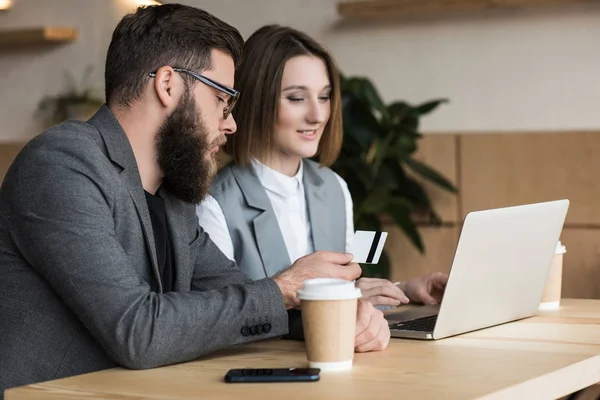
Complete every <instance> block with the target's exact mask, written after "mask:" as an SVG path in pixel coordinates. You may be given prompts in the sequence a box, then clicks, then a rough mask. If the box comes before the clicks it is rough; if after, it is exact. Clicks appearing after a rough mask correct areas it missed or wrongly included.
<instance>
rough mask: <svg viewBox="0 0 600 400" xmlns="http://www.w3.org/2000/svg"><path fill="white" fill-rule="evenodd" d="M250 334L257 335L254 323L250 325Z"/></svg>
mask: <svg viewBox="0 0 600 400" xmlns="http://www.w3.org/2000/svg"><path fill="white" fill-rule="evenodd" d="M250 334H251V335H252V336H254V335H256V325H252V326H251V327H250Z"/></svg>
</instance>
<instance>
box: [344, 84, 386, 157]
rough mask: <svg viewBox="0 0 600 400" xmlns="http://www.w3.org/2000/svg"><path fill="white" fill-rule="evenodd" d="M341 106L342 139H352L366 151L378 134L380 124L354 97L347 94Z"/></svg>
mask: <svg viewBox="0 0 600 400" xmlns="http://www.w3.org/2000/svg"><path fill="white" fill-rule="evenodd" d="M343 103H344V104H343V106H342V113H343V125H344V140H347V139H350V140H354V141H355V142H356V143H357V144H358V145H359V146H360V148H361V149H362V151H366V150H367V149H368V148H369V146H370V145H371V141H372V140H373V139H374V138H375V137H378V136H379V133H380V131H381V126H380V125H379V122H377V120H376V119H375V117H374V116H373V114H372V113H371V112H370V111H369V109H368V108H367V107H365V105H364V104H363V103H362V102H361V101H360V100H359V99H358V98H356V97H354V96H347V97H346V98H344V102H343Z"/></svg>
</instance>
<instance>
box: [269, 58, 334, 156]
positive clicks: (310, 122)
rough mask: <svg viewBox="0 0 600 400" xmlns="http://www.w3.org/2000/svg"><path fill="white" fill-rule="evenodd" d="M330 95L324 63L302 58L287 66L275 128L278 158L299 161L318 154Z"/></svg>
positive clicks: (327, 117) (316, 59) (289, 61)
mask: <svg viewBox="0 0 600 400" xmlns="http://www.w3.org/2000/svg"><path fill="white" fill-rule="evenodd" d="M330 93H331V82H330V81H329V74H328V73H327V67H326V66H325V63H324V62H323V60H321V59H320V58H318V57H313V56H304V55H303V56H297V57H294V58H291V59H289V60H288V61H287V62H286V64H285V67H284V70H283V76H282V79H281V97H280V99H279V117H278V119H277V122H276V125H275V143H276V149H277V153H278V154H276V157H277V158H280V159H300V158H308V157H312V156H314V155H315V154H316V152H317V149H318V147H319V141H320V140H321V136H322V135H323V130H324V129H325V126H326V125H327V121H329V115H330V113H331V106H330V99H329V97H330Z"/></svg>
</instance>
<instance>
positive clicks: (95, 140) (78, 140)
mask: <svg viewBox="0 0 600 400" xmlns="http://www.w3.org/2000/svg"><path fill="white" fill-rule="evenodd" d="M101 145H102V139H101V137H100V134H99V132H98V129H97V128H96V127H94V126H93V125H91V124H89V123H87V122H83V121H66V122H63V123H61V124H58V125H56V126H53V127H51V128H49V129H48V130H46V131H45V132H43V133H41V134H39V135H38V136H36V137H34V138H33V139H31V140H30V141H29V142H28V143H27V144H26V145H25V147H24V148H23V151H22V152H21V153H22V156H23V157H25V158H29V157H32V156H40V155H45V156H48V155H50V154H52V153H59V154H63V155H76V154H80V153H85V154H93V153H94V152H97V151H99V150H101Z"/></svg>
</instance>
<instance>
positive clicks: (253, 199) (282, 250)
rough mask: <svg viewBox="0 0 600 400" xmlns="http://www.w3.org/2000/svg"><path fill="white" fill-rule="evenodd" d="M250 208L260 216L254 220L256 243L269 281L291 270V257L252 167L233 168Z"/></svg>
mask: <svg viewBox="0 0 600 400" xmlns="http://www.w3.org/2000/svg"><path fill="white" fill-rule="evenodd" d="M231 169H232V171H231V172H232V173H233V175H234V176H235V179H236V181H237V183H238V185H239V186H240V189H241V190H242V193H243V194H244V198H245V200H246V203H247V204H248V206H249V207H252V208H255V209H256V210H257V211H258V215H257V216H256V217H255V218H254V219H253V221H252V225H253V228H254V240H255V241H256V246H257V247H258V251H259V254H260V257H261V259H262V263H263V268H264V270H265V277H271V276H273V275H275V274H277V273H278V272H280V271H281V270H282V269H284V268H287V267H289V266H290V264H291V262H290V256H289V254H288V251H287V247H286V246H285V241H284V240H283V236H282V234H281V229H280V228H279V224H278V223H277V217H276V216H275V212H274V211H273V207H272V206H271V201H270V200H269V197H268V196H267V192H266V191H265V189H264V188H263V186H262V184H261V183H260V180H259V179H258V176H257V175H256V173H255V172H254V169H253V168H252V167H248V168H244V167H240V166H238V165H234V166H232V167H231Z"/></svg>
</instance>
